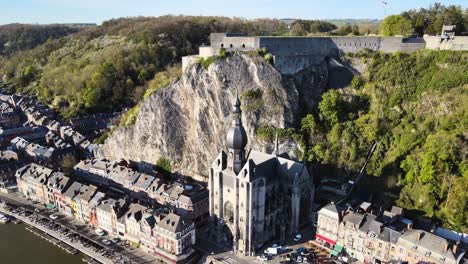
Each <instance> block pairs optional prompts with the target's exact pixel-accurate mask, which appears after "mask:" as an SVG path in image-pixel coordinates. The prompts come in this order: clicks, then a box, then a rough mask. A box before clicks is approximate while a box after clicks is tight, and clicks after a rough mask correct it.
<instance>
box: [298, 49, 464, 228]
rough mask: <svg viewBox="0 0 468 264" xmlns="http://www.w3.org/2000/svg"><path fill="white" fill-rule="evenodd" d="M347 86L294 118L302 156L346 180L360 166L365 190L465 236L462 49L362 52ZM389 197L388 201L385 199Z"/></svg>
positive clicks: (353, 58)
mask: <svg viewBox="0 0 468 264" xmlns="http://www.w3.org/2000/svg"><path fill="white" fill-rule="evenodd" d="M348 59H349V62H351V63H352V64H359V65H360V66H364V67H366V70H365V72H364V74H363V75H362V76H361V77H355V78H354V79H353V82H352V87H349V88H346V89H341V90H333V89H332V90H329V91H328V92H327V93H325V94H324V95H323V97H322V101H321V102H320V104H319V109H317V112H316V113H314V114H310V115H307V116H306V117H304V118H303V119H302V124H301V135H302V137H303V144H304V148H305V149H307V150H306V152H305V156H304V159H305V160H308V161H310V162H311V164H317V167H318V168H319V170H318V171H321V172H322V173H323V174H322V175H321V176H322V177H323V176H331V175H333V174H335V175H340V176H342V177H343V178H344V179H343V180H346V179H347V178H346V177H350V178H349V179H351V177H352V176H353V175H354V173H355V172H356V171H357V170H358V169H359V167H360V166H362V164H364V161H365V158H366V156H367V152H368V150H369V149H370V146H371V145H372V143H373V142H377V149H376V151H375V153H374V155H373V157H372V159H371V161H370V163H369V165H368V167H367V173H368V175H369V176H370V177H367V178H366V179H365V181H366V182H364V184H368V186H367V189H368V190H373V194H374V195H376V196H377V197H375V198H377V199H380V201H382V202H389V201H391V197H392V196H395V198H396V200H397V201H396V202H397V204H398V205H400V206H402V207H404V208H407V209H409V210H410V214H411V215H413V216H416V215H425V216H428V217H435V218H438V219H441V220H442V221H443V224H444V225H445V226H446V227H449V228H452V229H455V230H458V231H464V232H465V233H466V232H467V231H468V208H467V206H468V203H467V201H468V190H467V187H468V159H467V155H468V145H467V136H468V135H467V131H468V127H467V125H468V105H467V104H466V102H468V70H467V69H468V52H453V51H421V52H417V53H413V54H400V53H396V54H382V53H373V52H366V53H361V54H357V55H354V56H351V57H348ZM389 198H390V200H389Z"/></svg>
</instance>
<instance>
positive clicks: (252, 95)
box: [241, 89, 263, 112]
mask: <svg viewBox="0 0 468 264" xmlns="http://www.w3.org/2000/svg"><path fill="white" fill-rule="evenodd" d="M241 99H242V100H243V103H242V108H243V110H245V111H247V112H253V111H257V110H259V109H261V108H262V107H263V99H262V91H261V90H260V89H250V90H247V91H245V92H243V93H242V94H241Z"/></svg>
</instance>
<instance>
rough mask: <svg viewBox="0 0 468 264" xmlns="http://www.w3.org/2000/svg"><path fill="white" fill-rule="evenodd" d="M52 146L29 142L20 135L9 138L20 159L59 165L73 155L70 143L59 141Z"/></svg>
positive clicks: (51, 165)
mask: <svg viewBox="0 0 468 264" xmlns="http://www.w3.org/2000/svg"><path fill="white" fill-rule="evenodd" d="M57 143H59V142H57ZM52 146H54V147H51V146H42V145H39V144H36V143H34V142H29V141H27V140H26V139H24V138H22V137H16V138H14V139H12V140H11V147H12V148H13V150H15V151H17V152H18V153H19V154H20V155H21V159H22V160H28V161H32V162H36V163H39V164H42V165H46V166H50V167H56V166H59V165H60V163H61V161H62V160H63V159H65V158H67V157H72V156H74V152H75V151H74V148H73V147H72V146H71V145H70V144H66V143H64V142H61V143H59V144H57V145H55V144H54V145H52Z"/></svg>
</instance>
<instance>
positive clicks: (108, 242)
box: [101, 239, 112, 246]
mask: <svg viewBox="0 0 468 264" xmlns="http://www.w3.org/2000/svg"><path fill="white" fill-rule="evenodd" d="M101 242H102V243H104V244H105V245H108V246H109V245H110V244H111V243H112V242H111V241H110V240H107V239H103V240H101Z"/></svg>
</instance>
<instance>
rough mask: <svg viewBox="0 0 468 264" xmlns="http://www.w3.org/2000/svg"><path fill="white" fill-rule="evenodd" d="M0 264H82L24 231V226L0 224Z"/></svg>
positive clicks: (74, 257) (76, 257) (79, 258)
mask: <svg viewBox="0 0 468 264" xmlns="http://www.w3.org/2000/svg"><path fill="white" fill-rule="evenodd" d="M0 263H2V264H83V262H82V261H81V256H80V254H77V255H71V254H68V253H66V252H65V251H64V250H62V249H60V248H58V247H57V246H55V245H53V244H52V243H50V242H48V241H46V240H44V239H42V238H40V237H38V236H36V235H34V234H33V233H31V232H29V231H28V230H26V229H25V225H24V224H19V225H15V224H12V223H9V224H0Z"/></svg>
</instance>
